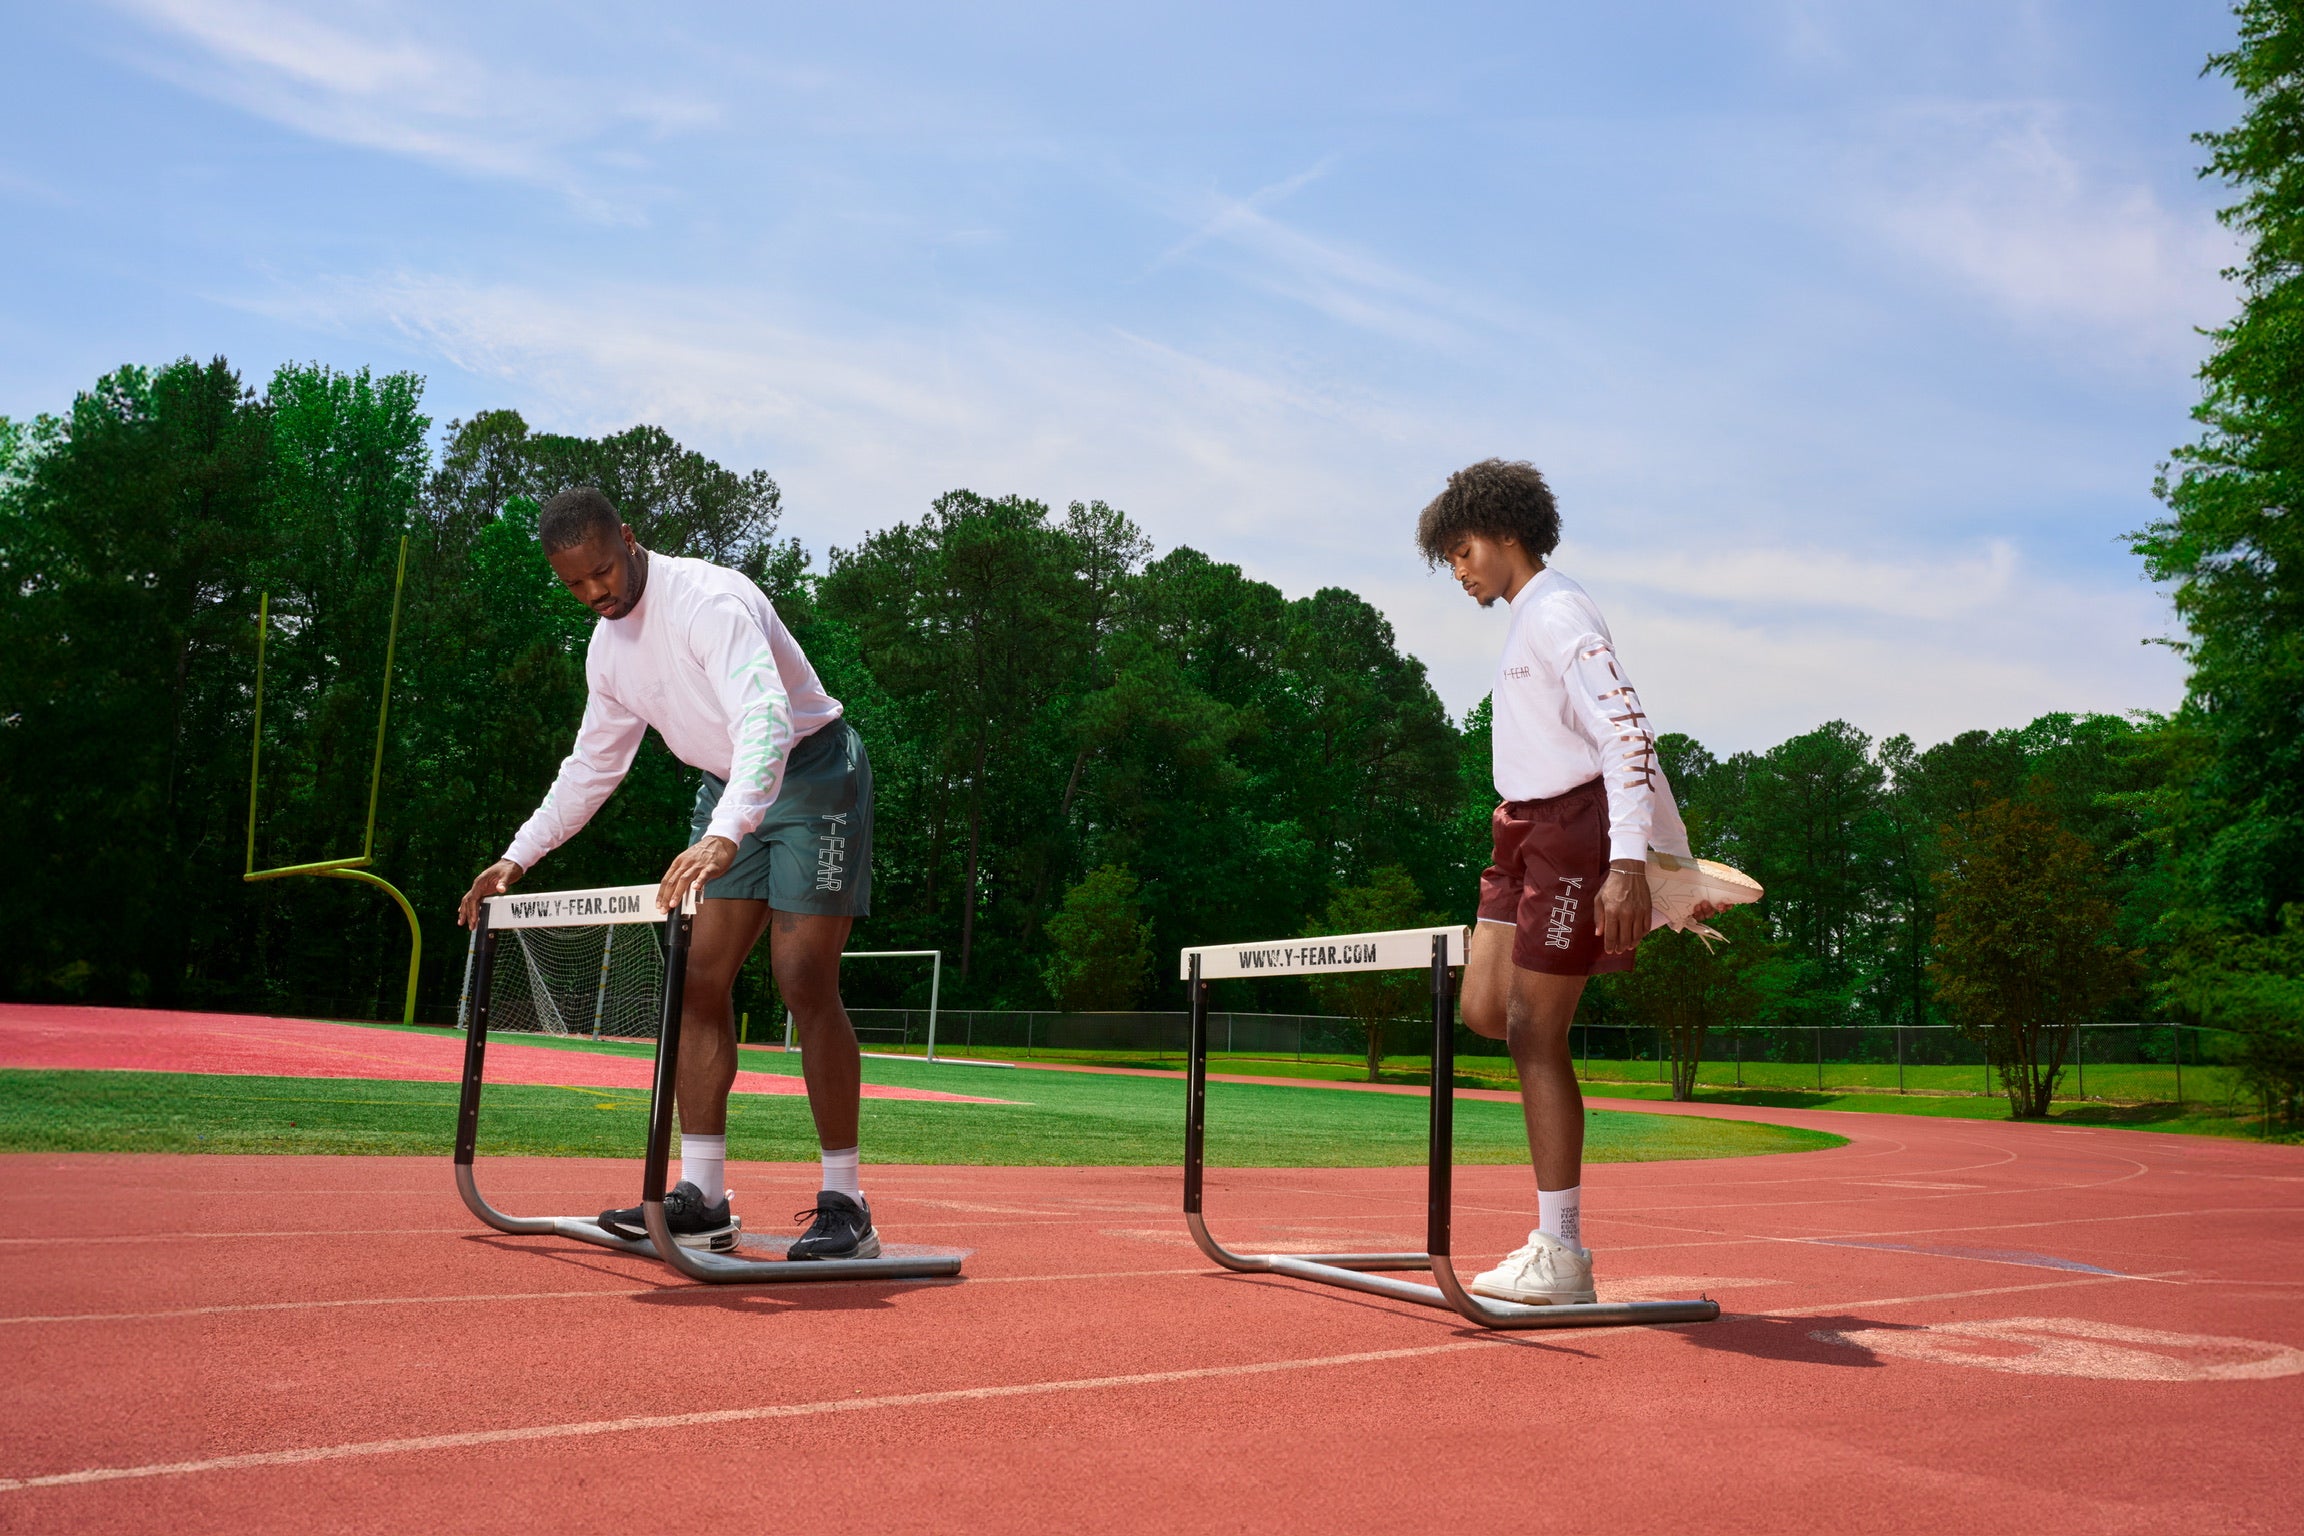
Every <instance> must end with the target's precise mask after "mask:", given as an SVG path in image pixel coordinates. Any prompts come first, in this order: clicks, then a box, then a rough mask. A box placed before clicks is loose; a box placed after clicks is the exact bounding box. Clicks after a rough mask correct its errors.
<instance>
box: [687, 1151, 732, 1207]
mask: <svg viewBox="0 0 2304 1536" xmlns="http://www.w3.org/2000/svg"><path fill="white" fill-rule="evenodd" d="M680 1177H681V1178H682V1179H684V1180H686V1181H687V1182H688V1183H690V1184H693V1185H695V1186H696V1187H697V1188H698V1189H699V1190H701V1191H703V1194H704V1203H705V1204H706V1205H718V1204H719V1203H720V1202H721V1200H722V1199H724V1198H725V1197H726V1196H727V1194H728V1138H727V1136H725V1135H720V1136H685V1135H684V1136H682V1137H681V1138H680Z"/></svg>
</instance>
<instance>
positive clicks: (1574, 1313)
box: [1182, 928, 1720, 1328]
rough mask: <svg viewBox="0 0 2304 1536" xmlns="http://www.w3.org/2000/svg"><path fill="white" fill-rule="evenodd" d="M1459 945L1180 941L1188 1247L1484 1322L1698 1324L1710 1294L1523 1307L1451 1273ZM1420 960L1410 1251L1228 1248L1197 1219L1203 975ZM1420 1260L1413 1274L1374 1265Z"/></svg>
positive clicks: (1401, 932)
mask: <svg viewBox="0 0 2304 1536" xmlns="http://www.w3.org/2000/svg"><path fill="white" fill-rule="evenodd" d="M1465 956H1466V937H1465V930H1464V929H1462V928H1401V929H1394V930H1392V931H1390V932H1386V933H1359V934H1339V935H1335V936H1332V937H1327V938H1315V939H1282V940H1278V941H1276V942H1274V943H1270V944H1227V945H1222V946H1217V945H1204V946H1201V947H1199V948H1194V949H1187V950H1185V951H1184V952H1183V956H1182V961H1183V966H1182V968H1183V979H1184V981H1185V983H1186V985H1187V986H1188V987H1189V989H1190V991H1191V1004H1192V1037H1191V1065H1190V1079H1189V1086H1188V1088H1187V1091H1186V1094H1185V1111H1184V1114H1185V1119H1184V1223H1185V1225H1186V1226H1187V1227H1189V1228H1190V1229H1191V1232H1192V1241H1193V1242H1195V1243H1197V1244H1198V1245H1199V1247H1200V1251H1201V1252H1202V1253H1204V1254H1206V1255H1207V1256H1208V1257H1209V1258H1211V1259H1213V1260H1214V1261H1215V1262H1216V1263H1218V1264H1221V1265H1222V1266H1224V1268H1226V1269H1230V1270H1238V1271H1241V1272H1243V1273H1249V1274H1275V1275H1289V1276H1292V1277H1294V1278H1296V1279H1298V1280H1315V1281H1318V1282H1319V1283H1320V1284H1322V1285H1333V1286H1340V1287H1342V1288H1344V1289H1346V1290H1353V1291H1365V1292H1367V1293H1369V1294H1370V1295H1374V1296H1389V1297H1391V1298H1392V1299H1393V1300H1395V1301H1412V1302H1415V1303H1417V1304H1418V1305H1419V1306H1426V1307H1438V1308H1441V1309H1442V1310H1452V1311H1455V1312H1457V1313H1460V1314H1461V1315H1463V1316H1464V1317H1466V1318H1469V1319H1470V1320H1471V1321H1473V1322H1475V1323H1478V1324H1480V1325H1481V1326H1483V1327H1486V1328H1587V1327H1592V1326H1595V1325H1606V1324H1627V1323H1632V1324H1638V1323H1708V1322H1711V1321H1712V1320H1714V1319H1715V1318H1717V1317H1719V1315H1720V1304H1719V1303H1718V1302H1716V1301H1712V1300H1710V1299H1699V1300H1695V1301H1619V1302H1592V1303H1582V1304H1575V1305H1568V1306H1555V1307H1531V1306H1522V1305H1520V1304H1519V1303H1517V1302H1504V1301H1490V1300H1488V1299H1487V1298H1485V1297H1481V1296H1475V1295H1473V1294H1472V1292H1471V1291H1470V1290H1469V1289H1468V1288H1467V1287H1466V1286H1465V1285H1464V1284H1463V1283H1462V1282H1461V1281H1459V1280H1458V1279H1457V1277H1456V1270H1455V1266H1454V1264H1453V1262H1452V1257H1451V1252H1450V1240H1449V1229H1450V1226H1451V1224H1452V1217H1453V1212H1454V1205H1455V1191H1454V1174H1455V1105H1456V994H1455V985H1454V976H1453V974H1452V972H1451V969H1450V968H1451V967H1452V966H1460V965H1462V964H1463V963H1464V961H1465ZM1427 965H1428V966H1430V967H1431V971H1432V1090H1431V1105H1432V1117H1431V1146H1430V1154H1429V1158H1428V1162H1429V1176H1428V1183H1427V1186H1426V1204H1427V1210H1426V1217H1425V1236H1424V1251H1423V1252H1422V1253H1301V1254H1289V1253H1267V1254H1245V1253H1235V1252H1233V1251H1232V1250H1231V1249H1229V1248H1227V1247H1225V1246H1224V1245H1223V1244H1222V1243H1220V1242H1218V1241H1217V1240H1216V1238H1215V1237H1214V1236H1213V1235H1212V1234H1211V1233H1210V1232H1209V1230H1208V1221H1207V1217H1206V1214H1205V1212H1204V1211H1203V1209H1202V1195H1203V1189H1204V1185H1205V1182H1206V1181H1205V1178H1204V1169H1205V1159H1206V1151H1207V1132H1208V984H1209V982H1210V981H1211V980H1213V979H1216V978H1219V977H1232V976H1302V975H1309V974H1312V973H1314V972H1320V971H1380V970H1408V969H1412V968H1417V967H1422V966H1427ZM1385 1270H1424V1271H1428V1272H1429V1273H1430V1274H1431V1276H1432V1279H1433V1281H1434V1284H1432V1285H1419V1284H1417V1283H1416V1282H1414V1281H1412V1280H1396V1279H1392V1278H1390V1277H1389V1276H1388V1275H1385V1274H1382V1273H1378V1271H1385Z"/></svg>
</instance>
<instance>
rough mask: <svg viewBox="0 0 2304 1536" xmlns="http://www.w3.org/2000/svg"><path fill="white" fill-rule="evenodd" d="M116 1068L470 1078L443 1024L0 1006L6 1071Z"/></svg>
mask: <svg viewBox="0 0 2304 1536" xmlns="http://www.w3.org/2000/svg"><path fill="white" fill-rule="evenodd" d="M9 1067H17V1068H33V1069H40V1070H54V1069H64V1068H74V1069H82V1070H93V1071H109V1072H214V1073H222V1074H226V1075H232V1076H258V1077H369V1078H389V1079H392V1080H394V1081H398V1082H412V1083H453V1082H457V1081H460V1080H461V1079H462V1078H463V1076H464V1037H463V1035H461V1034H458V1033H454V1032H450V1031H445V1030H443V1031H441V1032H439V1033H437V1034H418V1033H416V1032H415V1031H413V1030H397V1029H371V1028H367V1027H365V1026H363V1025H359V1024H328V1023H323V1022H321V1021H320V1020H317V1019H267V1018H259V1017H257V1016H255V1015H253V1014H232V1013H171V1012H168V1011H166V1010H165V1009H137V1008H55V1007H48V1006H45V1005H39V1004H30V1003H0V1068H9ZM654 1074H655V1063H654V1061H653V1060H651V1059H650V1058H648V1057H644V1056H616V1055H610V1054H608V1053H606V1052H602V1051H571V1050H566V1049H563V1048H560V1047H556V1046H548V1045H518V1044H514V1043H511V1042H508V1041H506V1040H505V1039H504V1037H503V1036H501V1035H492V1036H490V1037H489V1041H488V1081H489V1082H491V1083H541V1084H546V1085H548V1086H552V1087H559V1088H643V1089H644V1088H647V1087H648V1086H649V1085H650V1084H651V1083H652V1082H653V1081H654ZM807 1091H808V1089H807V1087H806V1085H805V1084H803V1083H802V1082H801V1080H800V1079H799V1078H798V1077H796V1076H791V1077H787V1076H785V1075H783V1074H781V1073H775V1072H739V1073H737V1074H736V1092H738V1093H782V1094H795V1093H799V1094H804V1093H806V1092H807ZM864 1097H866V1098H868V1099H926V1100H932V1101H935V1102H939V1103H945V1104H1000V1103H1004V1102H1006V1101H1005V1100H1002V1099H977V1098H969V1097H968V1096H966V1095H964V1094H957V1093H937V1092H934V1091H932V1090H930V1089H926V1088H892V1087H889V1086H887V1085H886V1084H884V1083H866V1084H865V1085H864Z"/></svg>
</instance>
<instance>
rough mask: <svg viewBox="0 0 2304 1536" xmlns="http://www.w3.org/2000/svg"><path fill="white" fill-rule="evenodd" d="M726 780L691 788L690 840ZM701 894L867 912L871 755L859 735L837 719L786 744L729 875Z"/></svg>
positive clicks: (799, 908) (703, 826) (707, 821)
mask: <svg viewBox="0 0 2304 1536" xmlns="http://www.w3.org/2000/svg"><path fill="white" fill-rule="evenodd" d="M727 787H728V785H727V782H726V781H725V780H722V779H716V778H714V777H713V776H712V775H711V774H709V773H708V774H706V775H704V783H703V785H702V787H701V788H699V789H698V790H697V791H696V814H695V816H694V818H693V819H692V820H691V821H690V822H689V826H688V841H689V842H690V843H694V842H695V841H696V840H697V839H698V838H700V837H702V836H703V835H704V834H705V832H706V831H707V830H708V829H709V828H710V827H711V825H712V811H713V808H714V807H716V806H718V805H719V803H720V794H721V791H723V790H725V789H726V788H727ZM704 894H705V895H706V896H707V897H714V896H718V897H733V898H735V899H737V900H740V901H765V902H766V903H768V905H769V906H771V907H773V908H775V909H776V910H777V911H779V912H813V913H817V914H819V915H822V916H826V917H864V916H867V915H868V914H869V913H870V912H871V911H872V760H871V759H870V758H868V757H866V756H865V755H864V741H863V738H861V737H859V736H858V735H857V734H856V728H855V727H854V726H852V725H850V724H849V723H848V722H847V721H846V720H835V721H833V722H832V723H831V724H830V725H827V726H825V727H824V728H823V729H822V730H819V731H818V732H816V734H815V735H813V736H810V737H808V738H807V739H806V740H804V741H802V742H801V743H800V744H799V745H798V746H796V747H794V748H793V749H792V756H791V758H790V759H789V760H788V761H786V763H785V764H784V787H783V788H782V789H781V790H779V791H778V792H777V795H776V803H775V804H774V805H771V806H770V807H768V815H767V817H766V819H765V820H763V821H762V822H761V823H760V825H759V826H758V827H756V828H754V829H753V832H752V835H751V836H750V837H747V838H745V839H744V841H743V842H741V843H739V844H737V845H736V862H735V863H734V864H731V865H730V866H729V867H728V873H726V874H724V875H722V876H721V877H720V878H719V879H717V880H715V881H713V882H712V883H711V884H710V885H707V886H705V887H704Z"/></svg>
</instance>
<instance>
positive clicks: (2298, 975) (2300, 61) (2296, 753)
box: [2132, 0, 2304, 1078]
mask: <svg viewBox="0 0 2304 1536" xmlns="http://www.w3.org/2000/svg"><path fill="white" fill-rule="evenodd" d="M2234 12H2235V15H2236V16H2237V17H2238V20H2239V36H2238V39H2237V42H2236V45H2235V46H2234V47H2233V48H2232V49H2230V50H2229V51H2227V52H2224V53H2220V54H2217V55H2215V56H2214V57H2213V58H2211V59H2210V60H2209V61H2208V67H2209V69H2210V70H2211V71H2213V72H2215V73H2218V74H2222V75H2223V76H2225V77H2226V78H2227V79H2229V80H2230V81H2231V82H2232V84H2233V85H2234V86H2236V87H2238V89H2239V91H2240V94H2241V96H2242V98H2243V100H2244V101H2245V102H2246V104H2247V105H2246V110H2245V111H2244V112H2243V113H2242V115H2241V118H2240V121H2239V122H2238V123H2236V124H2234V125H2233V126H2232V127H2231V128H2229V129H2226V130H2223V131H2221V132H2217V133H2206V134H2201V135H2199V136H2198V142H2199V143H2200V144H2202V145H2203V146H2204V147H2206V148H2207V150H2208V151H2209V159H2208V165H2207V167H2206V173H2207V174H2212V175H2215V176H2218V177H2220V178H2222V179H2223V180H2224V181H2225V182H2226V183H2227V184H2228V185H2230V186H2231V187H2232V188H2233V190H2234V191H2235V192H2236V193H2237V194H2238V198H2237V200H2236V201H2235V202H2234V203H2232V204H2231V205H2230V206H2229V207H2227V208H2225V209H2224V210H2223V211H2222V213H2221V215H2220V217H2221V218H2222V219H2223V221H2224V223H2225V224H2226V226H2227V227H2229V228H2231V229H2232V230H2233V231H2235V232H2236V233H2237V234H2239V235H2240V236H2241V237H2242V238H2243V239H2244V240H2245V241H2246V242H2247V252H2246V255H2245V256H2244V258H2243V259H2242V261H2241V263H2240V265H2239V267H2238V268H2237V269H2236V270H2235V271H2234V272H2233V273H2232V274H2231V275H2232V276H2234V277H2236V278H2238V279H2239V281H2240V283H2241V289H2242V301H2241V308H2240V313H2239V314H2238V315H2237V316H2236V317H2235V318H2234V319H2233V320H2232V321H2231V322H2230V323H2229V324H2227V325H2225V326H2223V327H2222V328H2221V329H2219V330H2216V331H2214V332H2211V333H2210V339H2211V342H2212V348H2211V351H2210V353H2209V357H2208V360H2207V362H2206V363H2205V364H2203V365H2202V367H2201V370H2200V379H2201V399H2200V404H2199V405H2198V406H2197V407H2196V408H2195V410H2194V412H2193V415H2194V418H2195V419H2196V420H2197V421H2198V422H2199V423H2200V425H2201V427H2202V432H2201V435H2200V436H2199V437H2198V438H2197V439H2196V440H2194V441H2193V442H2192V443H2190V444H2188V445H2186V446H2184V447H2182V448H2179V449H2178V450H2177V451H2176V453H2175V455H2174V460H2175V462H2174V464H2173V465H2172V466H2170V470H2169V471H2168V472H2164V473H2163V474H2162V475H2161V477H2160V479H2159V481H2158V483H2157V484H2156V486H2155V490H2156V491H2157V492H2158V493H2159V495H2160V497H2161V499H2162V500H2163V501H2164V503H2165V504H2166V506H2167V515H2166V516H2164V517H2162V518H2160V519H2159V520H2157V521H2155V522H2153V523H2151V524H2150V525H2148V526H2147V527H2145V528H2144V529H2142V530H2141V531H2139V532H2138V533H2136V534H2135V535H2133V536H2132V541H2133V546H2134V548H2135V550H2136V552H2137V553H2138V554H2139V555H2141V556H2142V557H2143V559H2144V566H2145V569H2146V571H2147V572H2148V573H2149V574H2150V575H2151V576H2152V577H2153V579H2155V580H2158V581H2165V582H2172V583H2174V584H2175V601H2176V611H2177V612H2178V614H2180V615H2181V616H2182V618H2183V620H2184V625H2185V629H2186V631H2187V634H2186V638H2185V639H2184V640H2183V641H2182V642H2181V643H2179V644H2178V646H2177V649H2178V650H2180V651H2181V652H2182V653H2183V654H2184V656H2185V658H2186V660H2187V661H2188V662H2189V663H2190V666H2191V674H2190V677H2189V680H2188V683H2187V687H2186V696H2185V702H2184V707H2183V710H2182V712H2181V714H2180V715H2179V717H2178V720H2177V721H2176V723H2175V728H2174V731H2175V734H2176V735H2177V736H2178V737H2179V738H2180V741H2179V745H2178V746H2177V748H2176V750H2177V751H2178V752H2180V753H2181V754H2182V755H2183V757H2184V758H2185V759H2186V760H2187V761H2186V762H2185V771H2184V772H2182V773H2181V774H2180V775H2176V776H2172V777H2171V778H2170V780H2169V781H2168V784H2167V787H2166V788H2165V789H2164V790H2163V791H2162V792H2161V793H2160V795H2159V796H2158V797H2157V801H2156V809H2157V811H2158V813H2159V815H2158V818H2157V820H2158V828H2157V830H2158V833H2159V835H2160V836H2161V837H2162V838H2163V839H2165V841H2166V843H2167V845H2168V847H2169V849H2170V851H2171V853H2172V856H2173V857H2172V862H2173V868H2172V870H2171V879H2170V884H2171V887H2172V889H2171V890H2170V892H2169V896H2168V899H2167V900H2166V902H2165V903H2164V908H2165V913H2164V916H2163V918H2162V923H2161V930H2162V931H2161V937H2162V938H2163V939H2164V940H2165V941H2166V942H2167V943H2168V945H2169V946H2170V948H2171V951H2172V955H2171V962H2170V965H2169V967H2168V971H2167V985H2166V986H2165V987H2164V989H2163V992H2162V995H2163V996H2164V997H2165V998H2166V999H2167V1000H2168V1001H2169V1002H2170V1003H2172V1004H2173V1005H2175V1006H2176V1007H2177V1008H2178V1009H2179V1010H2182V1011H2185V1012H2187V1013H2189V1014H2190V1015H2191V1016H2192V1017H2195V1018H2203V1019H2205V1018H2207V1017H2209V1016H2210V1015H2211V1014H2213V1015H2215V1016H2217V1017H2221V1018H2232V1019H2246V1020H2247V1021H2248V1023H2247V1030H2248V1035H2249V1041H2250V1044H2249V1051H2250V1055H2251V1058H2252V1059H2253V1060H2255V1061H2256V1062H2257V1063H2258V1066H2259V1070H2260V1071H2263V1072H2269V1073H2270V1074H2271V1075H2272V1076H2273V1077H2274V1078H2277V1077H2279V1076H2280V1075H2281V1074H2282V1073H2283V1072H2285V1071H2286V1068H2284V1067H2282V1066H2281V1065H2280V1064H2281V1063H2283V1062H2286V1061H2290V1060H2294V1059H2297V1058H2300V1057H2304V1014H2300V1013H2298V1012H2297V1011H2295V1010H2293V1009H2287V1010H2283V1009H2280V1008H2265V1007H2261V1006H2258V1005H2257V1004H2256V1003H2254V1002H2251V1003H2246V1004H2241V1003H2239V1002H2236V1001H2235V999H2240V998H2252V999H2262V998H2265V997H2269V996H2273V995H2276V994H2278V993H2280V992H2281V991H2282V990H2283V988H2284V987H2286V986H2289V985H2295V984H2304V968H2299V969H2294V970H2283V969H2281V967H2283V966H2287V965H2289V964H2290V963H2291V962H2292V960H2293V959H2294V958H2296V957H2297V952H2296V951H2295V950H2294V949H2293V947H2292V946H2290V945H2289V944H2288V942H2287V940H2286V937H2285V935H2286V934H2287V932H2288V930H2287V928H2286V926H2285V921H2284V916H2283V914H2284V913H2285V912H2286V911H2287V910H2288V909H2289V908H2290V907H2291V906H2292V905H2293V904H2295V903H2297V902H2298V901H2300V900H2304V728H2299V722H2300V721H2304V527H2299V524H2298V519H2297V516H2296V508H2297V507H2298V506H2299V505H2304V346H2300V345H2299V337H2300V336H2304V7H2300V6H2299V5H2297V4H2296V0H2241V3H2240V4H2238V5H2236V6H2235V7H2234Z"/></svg>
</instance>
